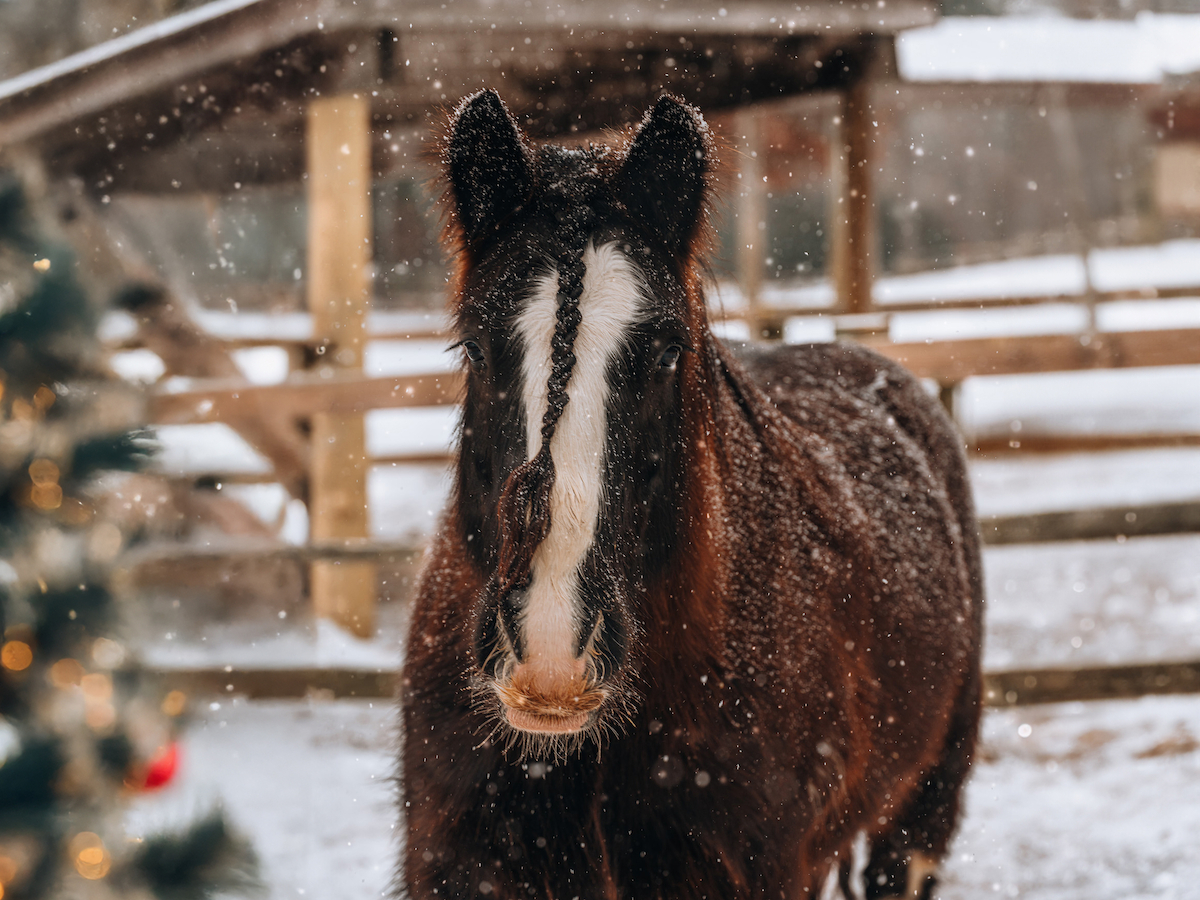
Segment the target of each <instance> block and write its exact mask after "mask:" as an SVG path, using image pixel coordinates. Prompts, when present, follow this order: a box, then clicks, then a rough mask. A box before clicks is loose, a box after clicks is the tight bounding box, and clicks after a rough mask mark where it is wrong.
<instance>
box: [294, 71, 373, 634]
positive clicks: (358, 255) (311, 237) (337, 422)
mask: <svg viewBox="0 0 1200 900" xmlns="http://www.w3.org/2000/svg"><path fill="white" fill-rule="evenodd" d="M370 119H371V109H370V101H369V100H368V98H367V96H366V95H365V94H361V95H360V94H349V95H342V96H335V97H321V98H317V99H314V100H312V101H310V103H309V106H308V128H307V133H306V146H307V160H308V306H309V311H310V313H311V314H312V318H313V335H314V337H316V338H317V339H318V340H319V341H321V342H322V345H321V346H322V349H323V350H324V351H325V352H324V354H323V355H322V356H320V357H318V358H319V360H320V362H319V364H318V374H319V375H330V376H332V375H334V374H337V373H342V372H351V373H356V374H357V373H361V371H362V357H363V347H364V338H365V336H366V320H367V309H368V304H369V300H370V283H369V276H368V271H369V269H368V267H369V265H370V261H371V195H370V191H371V124H370ZM309 423H310V426H311V447H312V450H311V454H310V470H309V498H308V499H309V503H308V514H309V533H310V536H311V539H312V540H313V541H318V542H320V541H329V540H344V539H347V538H351V539H365V538H366V537H367V534H368V520H367V469H368V461H367V453H366V430H365V426H364V423H363V414H362V412H361V411H351V412H324V411H322V412H314V413H313V414H312V417H311V419H310V420H309ZM309 584H310V589H311V593H312V600H313V607H314V610H315V612H316V614H317V615H318V616H320V617H323V618H328V619H331V620H333V621H335V622H337V623H338V624H339V625H341V626H342V627H344V628H346V629H347V630H349V631H350V632H352V633H353V634H356V635H359V636H360V637H370V636H371V635H373V634H374V632H375V566H374V565H372V564H371V563H370V562H364V561H343V560H317V561H314V562H313V564H312V569H311V576H310V581H309Z"/></svg>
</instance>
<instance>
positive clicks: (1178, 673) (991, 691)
mask: <svg viewBox="0 0 1200 900" xmlns="http://www.w3.org/2000/svg"><path fill="white" fill-rule="evenodd" d="M151 675H152V676H153V677H154V678H155V679H156V680H158V681H159V683H160V684H162V685H163V687H164V688H169V689H174V690H180V691H183V692H184V693H186V694H188V695H191V696H196V697H205V696H214V695H226V696H244V697H250V698H251V699H290V698H302V697H313V696H316V697H321V698H326V699H338V698H346V699H349V698H354V699H376V700H379V699H390V698H392V697H394V696H395V691H396V685H397V682H398V678H399V672H396V671H391V670H387V669H345V668H298V669H234V668H232V667H230V668H222V669H165V670H164V669H159V670H155V671H153V672H152V673H151ZM983 680H984V690H983V702H984V705H985V706H989V707H1001V708H1004V707H1014V706H1027V705H1032V704H1041V703H1065V702H1076V701H1085V700H1117V699H1132V698H1135V697H1145V696H1152V695H1163V694H1195V693H1200V661H1185V662H1173V663H1145V664H1141V665H1128V666H1096V667H1090V668H1076V669H1016V670H1009V671H1003V672H986V673H984V679H983Z"/></svg>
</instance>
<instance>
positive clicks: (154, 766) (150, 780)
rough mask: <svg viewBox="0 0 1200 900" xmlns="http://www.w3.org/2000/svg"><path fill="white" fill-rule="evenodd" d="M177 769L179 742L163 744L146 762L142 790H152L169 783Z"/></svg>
mask: <svg viewBox="0 0 1200 900" xmlns="http://www.w3.org/2000/svg"><path fill="white" fill-rule="evenodd" d="M178 769H179V743H178V742H177V741H171V742H170V743H169V744H163V745H162V746H161V747H159V748H158V750H157V752H155V754H154V756H152V757H151V758H150V762H149V763H147V764H146V778H145V780H144V781H143V782H142V790H144V791H153V790H157V789H158V788H160V787H163V786H164V785H166V784H168V783H170V781H171V779H172V778H174V777H175V772H176V771H177V770H178Z"/></svg>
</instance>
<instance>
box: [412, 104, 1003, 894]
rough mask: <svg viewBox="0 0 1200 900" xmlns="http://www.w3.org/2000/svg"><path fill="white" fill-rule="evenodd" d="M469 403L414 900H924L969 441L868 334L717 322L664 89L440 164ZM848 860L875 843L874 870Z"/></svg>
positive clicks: (427, 733)
mask: <svg viewBox="0 0 1200 900" xmlns="http://www.w3.org/2000/svg"><path fill="white" fill-rule="evenodd" d="M443 160H444V164H445V174H446V182H447V191H446V196H447V209H448V219H449V223H450V227H449V233H450V239H451V241H452V244H453V249H454V250H455V251H456V254H457V259H458V270H457V275H456V278H455V281H454V284H453V307H452V311H453V315H454V321H455V327H456V328H457V333H458V336H459V342H458V344H459V346H460V347H461V349H462V353H463V360H464V362H463V364H464V369H465V372H466V396H465V401H464V403H463V408H462V420H461V435H460V446H459V450H458V459H457V469H456V473H455V482H454V491H453V496H452V498H451V501H450V504H449V509H448V510H447V512H446V514H445V518H444V520H443V523H442V526H441V529H440V532H439V533H438V535H437V537H436V538H435V539H434V541H433V545H432V547H431V548H430V550H429V554H428V556H427V559H426V562H425V566H424V571H423V575H422V577H421V581H420V585H419V589H418V591H417V597H416V600H415V604H414V608H413V613H412V621H411V631H410V634H409V637H408V644H407V652H406V657H405V667H404V675H403V683H402V718H403V741H404V746H403V751H402V760H401V778H400V780H401V792H402V801H401V803H402V813H403V815H404V819H405V823H406V827H405V830H404V832H403V833H404V849H403V860H402V864H401V871H400V875H399V878H400V880H401V881H402V882H403V886H402V890H407V892H408V896H411V897H413V898H421V900H424V898H431V897H443V898H445V897H449V898H474V897H478V896H488V897H503V898H530V897H533V898H555V900H572V898H581V900H583V898H609V900H613V898H628V900H653V898H697V900H699V898H708V900H719V898H749V897H770V898H802V897H814V896H817V895H819V894H820V893H821V891H822V890H827V891H829V892H831V893H832V892H835V891H837V890H838V889H839V883H840V889H841V890H842V891H843V892H844V893H845V894H846V896H847V897H848V898H852V897H863V896H865V897H867V898H876V897H885V896H899V897H906V898H927V897H929V896H930V894H931V891H932V887H933V884H934V876H935V870H936V865H937V863H938V861H939V860H940V859H941V858H942V856H943V855H944V854H945V852H946V848H947V844H948V842H949V839H950V837H951V835H952V832H953V830H954V827H955V822H956V819H957V817H958V807H959V792H960V789H961V786H962V782H963V779H964V777H965V775H966V773H967V769H968V766H969V764H970V760H971V754H972V751H973V748H974V744H975V736H976V728H977V723H978V717H979V693H980V675H979V644H980V627H981V621H980V620H981V612H982V603H983V597H982V587H981V580H980V553H979V545H978V538H977V533H976V525H975V520H974V517H973V512H972V508H971V501H970V496H969V488H968V485H967V480H966V474H965V466H964V462H963V457H962V451H961V444H960V441H959V439H958V438H957V437H956V436H955V434H954V432H953V430H952V428H951V426H950V425H949V423H948V422H947V420H946V418H945V416H944V415H943V414H942V412H941V411H940V408H939V407H938V405H937V403H936V402H934V401H933V400H932V399H931V398H930V397H929V395H928V393H927V392H926V391H925V390H924V389H923V388H922V387H921V385H920V384H919V383H918V382H916V381H915V380H914V379H913V377H912V376H910V375H909V374H907V373H906V372H905V371H903V370H902V369H900V368H899V367H897V366H896V365H894V364H892V363H890V362H888V361H887V360H885V359H882V358H880V357H879V356H876V355H874V354H872V353H870V352H868V351H866V350H864V349H862V348H860V347H857V346H855V345H853V344H840V343H838V344H814V345H809V346H802V347H773V348H765V347H764V348H744V349H733V348H731V347H729V346H726V345H724V344H722V343H721V342H720V341H718V340H716V339H715V338H714V337H713V335H712V333H711V332H710V330H709V326H708V323H707V320H706V315H705V303H704V297H703V295H702V290H701V278H700V274H699V273H700V269H701V259H700V256H701V248H702V246H703V244H704V243H705V240H706V226H705V208H706V200H707V195H708V193H709V190H710V181H711V179H712V174H711V173H712V169H713V165H714V163H713V148H712V141H711V139H710V137H709V135H708V130H707V127H706V125H705V122H704V120H703V119H702V118H701V116H700V114H699V113H698V112H697V111H696V110H694V109H692V108H691V107H689V106H687V105H686V104H684V103H682V102H680V101H678V100H675V99H673V98H670V97H663V98H662V99H660V100H659V101H658V103H657V104H656V105H655V106H654V108H653V109H652V110H651V111H650V112H649V113H647V115H646V117H645V119H644V120H643V122H642V123H641V125H640V126H639V127H638V128H637V129H636V130H635V131H634V133H633V134H632V136H631V138H630V140H628V141H627V142H624V143H623V144H622V146H620V147H617V148H608V147H589V148H587V149H565V148H562V147H558V146H540V147H533V146H531V145H530V143H529V142H528V141H527V140H526V139H525V137H524V136H523V135H522V134H521V132H520V130H519V129H518V127H517V126H516V124H515V123H514V121H513V119H512V118H511V117H510V115H509V114H508V112H507V110H506V109H505V107H504V106H503V104H502V103H501V101H500V99H499V97H498V96H497V95H496V94H495V93H493V92H483V93H479V94H476V95H474V96H473V97H470V98H468V99H467V100H466V101H464V102H463V103H462V105H461V106H459V108H458V110H457V111H456V112H455V114H454V116H453V118H452V121H451V123H450V129H449V133H448V136H447V139H446V141H445V144H444V147H443ZM855 848H857V850H855Z"/></svg>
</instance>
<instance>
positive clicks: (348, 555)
mask: <svg viewBox="0 0 1200 900" xmlns="http://www.w3.org/2000/svg"><path fill="white" fill-rule="evenodd" d="M1192 533H1200V502H1185V503H1162V504H1158V505H1154V506H1123V507H1116V508H1111V509H1095V510H1074V511H1069V512H1051V513H1037V514H1033V515H1018V516H984V517H982V518H981V520H980V534H981V536H982V538H983V542H984V543H985V544H987V545H991V546H995V545H1003V544H1014V543H1045V542H1055V541H1076V540H1102V539H1110V538H1120V537H1149V536H1154V535H1167V534H1192ZM422 552H423V551H422V548H421V547H419V546H413V545H411V544H402V543H396V542H393V541H377V540H371V539H367V538H357V539H343V540H325V541H316V542H313V543H310V544H305V545H291V544H276V543H264V542H262V541H247V540H238V541H233V540H228V541H222V542H217V543H209V544H206V545H203V546H196V545H194V544H181V543H177V542H166V543H160V544H138V545H135V546H134V547H133V548H132V549H131V550H130V551H129V552H127V553H126V554H124V555H123V556H122V557H121V567H122V568H124V569H130V570H132V569H136V568H138V567H139V566H143V565H148V564H152V563H153V564H157V563H160V562H163V561H170V560H173V559H174V560H183V559H189V560H191V559H211V560H213V562H214V563H227V562H233V561H237V560H242V559H258V560H263V561H267V560H300V561H312V560H331V561H339V562H353V561H361V560H382V559H386V560H389V561H391V562H415V561H416V560H417V558H419V557H420V555H421V553H422Z"/></svg>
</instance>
